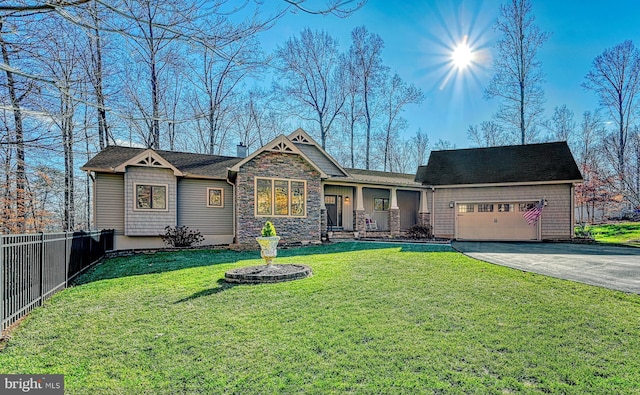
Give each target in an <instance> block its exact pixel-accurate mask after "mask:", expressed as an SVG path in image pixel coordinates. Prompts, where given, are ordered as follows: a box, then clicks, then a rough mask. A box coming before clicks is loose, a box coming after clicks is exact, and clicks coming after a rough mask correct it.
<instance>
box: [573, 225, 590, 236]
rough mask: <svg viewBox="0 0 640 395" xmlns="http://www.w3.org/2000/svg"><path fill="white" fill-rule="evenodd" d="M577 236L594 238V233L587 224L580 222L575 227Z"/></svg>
mask: <svg viewBox="0 0 640 395" xmlns="http://www.w3.org/2000/svg"><path fill="white" fill-rule="evenodd" d="M574 232H575V236H576V237H578V238H583V239H593V234H592V233H591V230H589V228H588V227H587V224H580V225H578V226H576V227H575V229H574Z"/></svg>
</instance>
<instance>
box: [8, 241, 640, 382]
mask: <svg viewBox="0 0 640 395" xmlns="http://www.w3.org/2000/svg"><path fill="white" fill-rule="evenodd" d="M434 249H435V251H434ZM278 261H279V263H304V264H307V265H310V266H311V267H312V268H313V271H314V275H313V277H311V278H307V279H304V280H298V281H294V282H287V283H279V284H266V285H256V286H250V285H237V286H231V285H227V284H226V283H224V282H223V281H221V279H222V278H223V277H224V272H225V271H226V270H229V269H231V268H234V267H239V266H246V265H256V264H260V263H261V261H260V259H259V257H258V253H257V252H244V253H237V252H228V251H184V252H177V253H157V254H155V255H140V256H134V257H126V258H117V259H111V260H108V261H106V262H105V263H103V264H101V265H99V266H98V267H96V268H95V269H94V270H93V271H91V272H90V273H88V274H87V275H85V276H84V277H82V278H81V281H80V283H79V284H77V285H76V286H74V287H72V288H70V289H67V290H65V291H63V292H60V293H58V294H56V295H55V296H54V297H53V298H52V299H50V300H49V301H48V302H47V303H46V305H45V306H44V307H43V308H38V309H36V310H35V311H34V312H33V313H32V314H31V315H30V316H29V317H28V318H27V319H26V320H25V321H24V322H23V324H22V325H21V326H20V327H19V328H18V329H17V330H16V331H15V332H14V333H13V337H12V338H11V340H10V341H9V342H8V344H7V346H6V348H5V349H4V350H3V351H2V352H0V372H1V373H59V374H60V373H61V374H64V375H65V386H66V392H67V393H69V394H220V393H235V394H291V393H295V394H344V393H347V394H349V393H351V394H403V393H405V394H417V393H421V394H422V393H427V394H428V393H446V394H466V393H483V394H484V393H489V394H491V393H495V394H504V393H507V394H509V393H564V394H584V393H599V394H634V393H636V394H637V393H640V373H638V372H640V358H638V355H640V325H639V322H640V295H631V294H625V293H622V292H617V291H610V290H606V289H602V288H598V287H592V286H588V285H584V284H579V283H574V282H569V281H564V280H557V279H553V278H548V277H544V276H540V275H536V274H531V273H525V272H522V271H517V270H512V269H508V268H504V267H499V266H494V265H490V264H487V263H483V262H479V261H475V260H473V259H470V258H467V257H465V256H463V255H461V254H458V253H456V252H453V251H452V250H450V249H449V248H448V247H433V246H425V245H409V244H393V245H392V244H366V243H338V244H334V245H329V246H317V247H308V248H301V249H291V250H283V251H281V252H280V257H279V258H278Z"/></svg>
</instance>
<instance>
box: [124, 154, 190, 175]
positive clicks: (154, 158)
mask: <svg viewBox="0 0 640 395" xmlns="http://www.w3.org/2000/svg"><path fill="white" fill-rule="evenodd" d="M127 166H140V167H153V168H156V169H169V170H171V171H173V174H174V175H175V176H184V174H183V173H182V172H181V171H180V170H178V169H177V168H176V167H175V166H173V165H172V164H171V163H170V162H169V161H167V160H166V159H164V158H163V157H162V156H161V155H160V154H158V153H157V152H156V151H154V150H153V149H151V148H149V149H147V150H144V151H142V152H141V153H139V154H138V155H136V156H134V157H133V158H131V159H129V160H128V161H126V162H124V163H122V164H121V165H119V166H117V167H116V168H115V169H114V170H115V171H116V172H121V173H124V172H125V171H126V168H127Z"/></svg>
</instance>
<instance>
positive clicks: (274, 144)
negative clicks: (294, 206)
mask: <svg viewBox="0 0 640 395" xmlns="http://www.w3.org/2000/svg"><path fill="white" fill-rule="evenodd" d="M263 152H283V153H286V154H295V155H300V156H301V157H302V158H304V160H306V161H307V162H308V163H309V164H310V165H311V166H312V167H313V168H315V169H316V170H318V172H319V173H320V177H322V178H327V177H328V176H327V174H326V173H325V172H324V171H323V170H322V168H320V167H319V166H318V165H317V164H316V163H315V162H313V161H312V160H311V159H310V158H309V157H308V156H307V155H306V154H305V153H304V152H302V151H301V150H300V149H299V148H298V147H297V146H296V145H295V144H294V143H293V142H292V141H291V140H289V139H288V138H287V137H286V136H285V135H283V134H281V135H279V136H278V137H276V138H275V139H273V140H271V141H270V142H269V143H267V144H265V145H264V146H263V147H261V148H259V149H258V150H256V151H255V152H253V153H252V154H251V155H249V156H247V157H246V158H241V159H240V161H238V162H237V163H236V164H234V165H233V167H232V168H231V171H233V172H237V171H239V170H240V168H241V167H242V166H243V165H244V164H245V163H247V162H249V161H251V160H252V159H253V158H255V157H256V156H258V155H259V154H261V153H263Z"/></svg>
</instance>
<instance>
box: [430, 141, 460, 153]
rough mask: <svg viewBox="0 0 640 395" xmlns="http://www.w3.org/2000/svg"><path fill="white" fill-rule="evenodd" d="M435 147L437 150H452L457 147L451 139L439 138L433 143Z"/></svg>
mask: <svg viewBox="0 0 640 395" xmlns="http://www.w3.org/2000/svg"><path fill="white" fill-rule="evenodd" d="M433 149H434V150H435V151H442V150H451V149H456V145H455V144H453V143H452V142H451V141H449V140H443V139H439V140H438V142H437V143H435V144H434V145H433Z"/></svg>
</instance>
